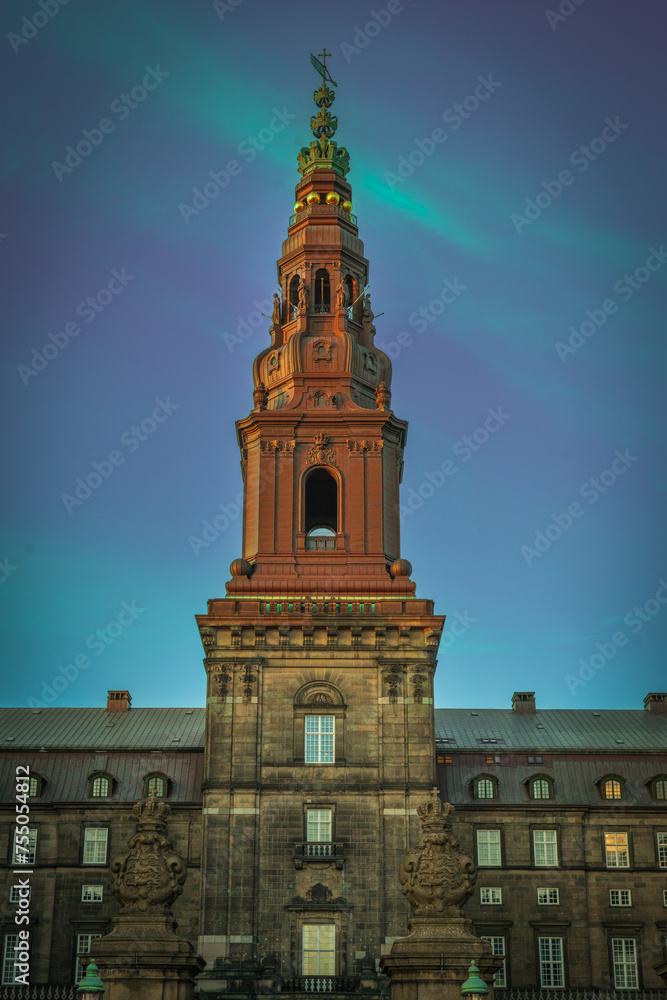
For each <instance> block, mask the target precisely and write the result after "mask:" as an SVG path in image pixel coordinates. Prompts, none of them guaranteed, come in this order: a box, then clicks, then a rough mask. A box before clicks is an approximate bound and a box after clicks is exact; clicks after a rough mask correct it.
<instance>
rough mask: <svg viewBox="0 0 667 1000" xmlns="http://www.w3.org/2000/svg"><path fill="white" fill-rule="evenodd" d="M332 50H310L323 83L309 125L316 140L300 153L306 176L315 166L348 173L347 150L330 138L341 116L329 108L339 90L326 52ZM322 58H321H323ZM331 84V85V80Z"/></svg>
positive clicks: (302, 172) (317, 94)
mask: <svg viewBox="0 0 667 1000" xmlns="http://www.w3.org/2000/svg"><path fill="white" fill-rule="evenodd" d="M330 55H331V53H330V52H327V50H326V48H325V49H324V51H323V52H320V53H319V57H318V56H314V55H312V54H311V56H310V61H311V63H312V64H313V66H314V67H315V69H316V70H317V72H318V73H320V74H321V76H322V83H321V84H320V86H319V87H318V88H317V90H314V91H313V100H314V101H315V104H316V105H317V108H318V111H317V114H316V115H311V118H310V127H311V129H312V130H313V135H314V136H315V142H311V144H310V149H309V148H308V147H307V146H303V147H302V149H301V152H300V153H299V157H298V159H299V172H300V173H301V174H302V175H303V176H304V177H305V176H306V174H309V173H310V172H311V171H312V170H316V169H318V168H319V169H325V170H335V171H336V173H338V174H340V175H341V177H345V175H346V173H347V172H348V170H349V169H350V156H349V153H348V151H347V150H346V149H345V148H344V147H341V148H340V149H337V147H336V143H335V142H331V141H330V140H331V137H332V136H333V135H334V133H335V131H336V129H337V128H338V119H337V118H336V116H335V115H332V114H331V112H330V111H329V108H330V107H331V105H332V104H333V102H334V101H335V100H336V92H335V91H334V90H332V88H333V87H336V86H337V83H336V81H335V80H333V79H332V77H331V74H330V72H329V70H328V69H327V56H330ZM320 59H321V60H322V62H320ZM327 81H328V83H330V84H331V87H329V86H328V83H327Z"/></svg>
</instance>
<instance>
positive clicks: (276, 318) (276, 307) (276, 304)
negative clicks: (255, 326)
mask: <svg viewBox="0 0 667 1000" xmlns="http://www.w3.org/2000/svg"><path fill="white" fill-rule="evenodd" d="M271 322H272V323H274V324H275V325H276V326H278V324H279V323H280V296H279V295H278V293H277V292H274V293H273V315H272V316H271Z"/></svg>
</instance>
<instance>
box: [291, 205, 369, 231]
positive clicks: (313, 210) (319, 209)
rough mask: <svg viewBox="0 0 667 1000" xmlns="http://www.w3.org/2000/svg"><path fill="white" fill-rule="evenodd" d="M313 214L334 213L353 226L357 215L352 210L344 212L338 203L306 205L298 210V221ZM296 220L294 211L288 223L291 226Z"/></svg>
mask: <svg viewBox="0 0 667 1000" xmlns="http://www.w3.org/2000/svg"><path fill="white" fill-rule="evenodd" d="M313 215H336V216H338V218H339V219H343V220H344V221H345V222H351V223H352V225H353V226H356V225H357V217H356V215H354V214H353V213H352V212H346V211H345V209H344V208H341V207H340V205H306V207H305V208H302V209H301V211H300V212H299V221H301V220H302V219H308V218H310V217H311V216H313ZM295 222H296V213H295V214H294V215H290V217H289V225H290V226H293V225H294V223H295Z"/></svg>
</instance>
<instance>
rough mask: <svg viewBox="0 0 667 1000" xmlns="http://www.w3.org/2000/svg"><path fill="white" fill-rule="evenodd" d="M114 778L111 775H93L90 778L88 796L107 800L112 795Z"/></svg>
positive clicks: (98, 773)
mask: <svg viewBox="0 0 667 1000" xmlns="http://www.w3.org/2000/svg"><path fill="white" fill-rule="evenodd" d="M112 788H113V778H112V777H111V775H110V774H104V773H100V772H99V771H98V772H97V773H95V774H91V775H90V777H89V778H88V794H89V796H90V797H91V798H93V799H105V798H107V797H108V796H109V795H111V792H112Z"/></svg>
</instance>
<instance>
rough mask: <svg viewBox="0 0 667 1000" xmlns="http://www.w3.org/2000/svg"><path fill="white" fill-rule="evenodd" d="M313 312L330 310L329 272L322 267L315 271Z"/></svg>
mask: <svg viewBox="0 0 667 1000" xmlns="http://www.w3.org/2000/svg"><path fill="white" fill-rule="evenodd" d="M315 312H316V313H328V312H331V291H330V282H329V272H328V271H327V269H326V268H324V267H321V268H320V269H319V270H318V271H316V272H315Z"/></svg>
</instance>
